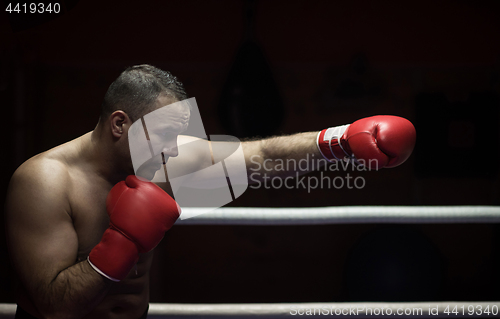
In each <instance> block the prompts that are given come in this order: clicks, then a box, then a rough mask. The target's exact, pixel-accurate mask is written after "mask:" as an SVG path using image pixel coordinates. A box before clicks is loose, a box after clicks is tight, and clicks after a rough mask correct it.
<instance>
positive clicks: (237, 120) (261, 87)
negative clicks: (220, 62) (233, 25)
mask: <svg viewBox="0 0 500 319" xmlns="http://www.w3.org/2000/svg"><path fill="white" fill-rule="evenodd" d="M254 17H255V1H252V0H247V3H246V8H245V21H246V23H245V25H246V28H245V29H246V32H245V33H246V35H245V39H244V41H243V43H242V44H241V46H240V48H239V49H238V51H237V53H236V56H235V59H234V63H233V65H232V67H231V70H230V72H229V76H228V78H227V81H226V83H225V85H224V88H223V91H222V95H221V99H220V103H219V108H218V113H219V118H220V120H221V124H222V126H223V127H224V129H225V130H226V131H227V133H228V134H230V135H234V136H236V137H239V138H245V137H256V136H260V137H265V136H269V135H272V134H275V133H276V132H277V131H278V129H279V127H280V125H281V123H282V122H283V118H284V107H283V101H282V99H281V96H280V93H279V91H278V87H277V85H276V83H275V81H274V79H273V74H272V71H271V68H270V67H269V64H268V63H267V60H266V58H265V56H264V53H263V51H262V49H261V48H260V47H259V45H258V44H257V41H256V40H255V36H254V20H255V19H254Z"/></svg>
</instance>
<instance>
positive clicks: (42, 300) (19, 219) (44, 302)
mask: <svg viewBox="0 0 500 319" xmlns="http://www.w3.org/2000/svg"><path fill="white" fill-rule="evenodd" d="M67 175H68V173H67V171H66V170H65V168H64V167H63V166H62V165H61V164H60V163H58V162H56V161H52V160H44V161H43V162H38V163H37V162H35V163H31V164H30V165H26V164H25V165H23V166H22V167H20V168H19V169H18V170H17V171H16V173H15V174H14V175H13V177H12V179H11V182H10V186H9V191H8V194H7V205H6V226H7V237H8V244H9V252H10V256H11V260H12V263H13V266H14V268H15V269H16V271H17V273H18V275H19V278H20V280H21V282H22V285H23V286H24V287H25V288H26V290H27V291H28V293H29V295H30V297H31V300H33V302H34V304H35V307H36V310H37V311H38V312H39V314H40V315H41V316H43V317H50V318H80V317H83V316H84V315H85V314H87V313H88V312H89V311H90V310H92V309H93V308H94V307H95V306H96V305H97V304H98V303H99V302H100V301H101V300H102V299H103V298H104V297H105V295H106V293H107V292H108V290H109V288H110V285H111V282H110V281H108V280H107V279H104V278H103V277H102V276H100V275H99V274H98V273H96V272H95V271H94V270H93V269H92V268H91V266H90V265H89V264H88V262H87V261H83V262H80V263H76V264H75V262H76V260H77V252H78V237H77V234H76V231H75V229H74V226H73V222H72V218H71V215H70V213H71V212H70V206H69V201H68V194H67V188H68V187H69V184H68V176H67Z"/></svg>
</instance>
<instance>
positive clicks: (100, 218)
mask: <svg viewBox="0 0 500 319" xmlns="http://www.w3.org/2000/svg"><path fill="white" fill-rule="evenodd" d="M108 192H109V189H108V188H107V187H105V186H99V185H93V187H89V186H88V183H84V182H82V183H77V184H76V185H74V187H72V190H71V193H70V196H69V197H70V198H69V200H70V205H71V216H72V218H73V226H74V228H75V231H76V233H77V235H78V259H82V258H83V259H85V258H86V256H87V255H88V253H89V252H90V250H91V249H92V248H93V247H94V246H95V245H97V243H99V241H100V240H101V237H102V234H103V233H104V231H105V230H106V228H107V227H108V226H109V217H108V214H107V212H106V197H107V194H108Z"/></svg>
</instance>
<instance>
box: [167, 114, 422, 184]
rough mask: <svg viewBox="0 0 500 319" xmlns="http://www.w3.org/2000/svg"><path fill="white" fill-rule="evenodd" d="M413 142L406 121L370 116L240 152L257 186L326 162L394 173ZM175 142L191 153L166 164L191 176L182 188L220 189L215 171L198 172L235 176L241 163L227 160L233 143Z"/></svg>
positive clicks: (258, 143)
mask: <svg viewBox="0 0 500 319" xmlns="http://www.w3.org/2000/svg"><path fill="white" fill-rule="evenodd" d="M415 138H416V133H415V128H414V127H413V125H412V124H411V123H410V122H409V121H408V120H406V119H404V118H401V117H397V116H372V117H368V118H364V119H360V120H358V121H356V122H354V123H352V124H350V125H342V126H337V127H331V128H329V129H325V130H322V131H319V132H318V131H317V132H307V133H298V134H293V135H288V136H277V137H271V138H266V139H260V140H255V141H247V142H243V143H242V144H241V148H242V151H243V158H244V162H245V164H244V165H245V167H246V171H247V176H248V177H249V179H250V180H251V181H254V182H257V181H258V180H259V179H260V178H261V177H267V178H269V177H273V176H279V177H283V178H285V177H288V176H297V174H298V175H301V174H306V173H308V172H310V171H313V170H317V169H320V168H321V167H322V166H324V165H326V164H327V163H329V162H336V161H343V160H347V161H349V162H356V163H357V164H358V165H363V166H365V167H368V168H370V169H375V170H377V169H379V168H383V167H395V166H397V165H400V164H401V163H403V162H404V161H406V159H407V158H408V157H409V156H410V154H411V152H412V151H413V147H414V145H415ZM179 141H180V142H179V145H181V144H183V143H184V145H190V146H191V147H184V148H183V147H179V156H178V158H176V159H173V160H172V166H171V168H172V169H170V171H172V172H181V173H180V174H179V175H181V176H182V175H185V176H187V174H191V176H189V177H186V180H185V181H186V183H192V184H193V185H196V186H199V187H206V188H211V187H221V186H224V185H225V183H226V181H225V178H224V176H222V178H221V177H220V174H219V175H217V174H213V172H215V173H218V172H217V171H214V170H206V169H205V170H202V169H203V168H207V167H209V166H211V165H212V164H213V163H217V162H219V161H222V160H223V161H224V165H225V169H226V170H227V171H231V169H232V168H234V170H232V171H238V169H237V168H238V167H240V166H241V163H240V162H241V161H242V158H241V157H238V156H231V152H232V150H233V151H234V150H236V147H235V146H234V145H235V144H237V143H228V142H213V141H212V142H210V141H204V140H200V139H196V138H193V137H179ZM195 146H196V147H195ZM221 154H223V156H221ZM344 166H345V165H344ZM346 167H347V166H346ZM195 172H196V174H193V173H195ZM215 175H217V176H215Z"/></svg>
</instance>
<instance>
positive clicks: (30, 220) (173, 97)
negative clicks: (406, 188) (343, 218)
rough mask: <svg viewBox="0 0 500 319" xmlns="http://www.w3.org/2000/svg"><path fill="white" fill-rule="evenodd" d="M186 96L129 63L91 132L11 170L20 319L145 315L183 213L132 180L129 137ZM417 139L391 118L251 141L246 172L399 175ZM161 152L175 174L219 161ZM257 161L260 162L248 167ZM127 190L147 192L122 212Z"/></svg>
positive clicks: (160, 74)
mask: <svg viewBox="0 0 500 319" xmlns="http://www.w3.org/2000/svg"><path fill="white" fill-rule="evenodd" d="M184 99H186V94H185V92H184V89H183V87H182V84H181V83H180V82H179V81H178V80H177V79H176V78H175V77H173V76H172V75H171V74H169V73H168V72H165V71H162V70H159V69H157V68H154V67H152V66H148V65H141V66H135V67H131V68H129V69H127V70H125V71H124V72H123V73H122V74H121V75H120V76H119V77H118V79H117V80H116V81H115V82H113V84H111V86H110V88H109V90H108V92H107V93H106V95H105V98H104V103H103V109H102V114H101V117H100V119H99V122H98V124H97V126H96V127H95V129H94V130H93V131H91V132H89V133H87V134H84V135H83V136H81V137H79V138H77V139H75V140H72V141H70V142H67V143H65V144H63V145H60V146H58V147H55V148H53V149H51V150H48V151H46V152H44V153H41V154H39V155H36V156H34V157H33V158H31V159H29V160H27V161H26V162H25V163H23V164H22V165H21V166H20V167H19V168H18V169H17V170H16V172H15V173H14V175H13V176H12V179H11V182H10V185H9V191H8V194H7V204H6V226H7V236H8V243H9V251H10V256H11V261H12V263H13V266H14V268H15V270H16V272H17V275H18V276H19V282H20V287H19V289H18V290H19V291H18V293H17V299H18V302H17V303H18V311H17V314H16V318H65V319H68V318H131V319H137V318H146V315H147V309H148V304H149V280H150V278H149V268H150V266H151V261H152V256H153V252H152V249H153V248H154V246H155V245H156V244H157V243H158V241H159V240H161V237H162V236H163V233H164V232H165V231H166V230H167V229H168V228H169V227H170V226H171V225H172V224H173V222H175V219H176V218H177V217H178V214H179V212H178V210H177V205H176V204H175V202H174V200H173V199H172V198H171V197H170V196H169V195H167V193H165V192H164V191H162V190H160V188H158V187H157V186H156V185H155V184H153V183H150V182H147V181H144V180H141V179H138V178H136V177H129V178H127V176H129V175H133V174H134V169H133V166H132V161H131V155H130V149H129V144H128V135H127V133H128V129H129V128H130V126H131V125H132V124H133V123H134V122H135V121H136V120H138V119H140V118H141V117H142V116H143V115H145V114H147V113H149V112H151V111H153V110H156V109H158V108H161V107H167V108H168V107H170V104H172V103H174V102H177V101H182V100H184ZM176 112H177V113H176ZM174 113H175V114H177V115H179V114H181V115H182V116H184V115H186V114H187V113H189V112H188V111H186V110H182V109H179V110H175V112H174ZM187 115H189V114H187ZM182 116H180V117H182ZM76 120H77V119H76ZM179 121H180V122H182V121H181V120H179ZM182 124H183V123H180V125H178V126H176V128H175V129H170V131H169V132H168V134H169V136H170V138H169V141H170V142H172V141H173V143H174V144H175V141H176V140H177V138H179V139H182V138H187V137H182V136H178V135H179V134H180V133H182V131H183V125H182ZM360 133H362V134H360ZM153 134H156V133H153ZM158 134H159V133H158ZM368 136H369V138H368ZM365 137H366V138H365ZM207 143H208V142H207ZM414 143H415V131H414V128H413V126H412V125H411V123H409V122H408V121H407V120H404V119H401V118H397V117H390V116H388V117H373V118H368V119H362V120H359V121H356V122H355V123H353V124H351V126H350V127H347V126H342V127H337V128H331V129H327V130H323V131H321V132H320V133H319V134H318V132H309V133H299V134H295V135H291V136H283V137H275V138H270V139H265V140H257V141H251V142H244V143H242V147H243V151H244V156H245V161H246V164H247V168H252V167H253V169H254V170H255V162H256V161H259V160H260V161H264V160H266V159H276V158H280V159H290V158H294V159H297V160H298V159H301V158H305V157H306V155H307V154H314V155H316V157H317V158H318V157H325V158H327V159H329V160H331V161H335V160H337V158H339V159H342V158H343V157H345V156H347V157H354V156H356V158H357V160H358V161H359V160H360V159H361V160H363V159H366V160H368V159H373V158H375V159H377V160H378V161H379V162H378V163H379V164H378V166H379V167H393V166H396V165H399V164H401V163H402V162H404V161H405V160H406V159H407V158H408V157H409V155H410V154H411V151H412V149H413V146H414ZM163 153H164V156H165V161H167V160H169V157H170V160H171V161H175V160H178V161H177V162H176V163H179V164H178V165H179V169H184V170H185V167H186V166H187V167H189V170H190V171H196V170H198V169H201V168H204V167H207V166H210V165H211V164H212V161H211V159H210V156H208V157H207V156H204V155H200V156H196V155H194V154H188V155H187V156H185V157H184V159H182V160H181V157H182V154H181V155H180V156H178V157H177V158H176V156H177V155H178V154H177V148H176V147H175V146H174V147H172V145H170V146H169V147H166V148H165V150H164V152H163ZM252 155H259V156H258V157H257V158H256V157H255V156H254V157H253V159H252V161H250V158H251V157H252ZM181 164H182V165H183V167H184V168H181V167H180V165H181ZM172 165H174V164H172ZM226 165H230V163H226ZM252 165H253V166H252ZM160 167H161V165H158V166H157V167H156V168H155V169H156V170H159V169H160ZM174 167H175V165H174ZM277 174H287V172H282V173H277ZM126 179H127V182H126V183H125V182H121V181H124V180H126ZM119 182H121V183H119ZM117 183H119V184H118V185H117V186H115V188H113V186H114V185H116V184H117ZM132 184H134V185H132ZM139 184H140V185H139ZM138 185H139V186H138ZM112 188H113V191H112V192H111V193H113V192H114V195H110V196H109V198H111V199H108V203H107V204H108V207H107V205H106V199H107V197H108V193H110V191H111V190H112ZM131 188H134V192H139V193H140V194H139V195H137V198H134V196H136V195H131V196H129V195H127V196H124V198H126V199H125V200H127V202H125V203H124V202H123V200H124V199H120V200H122V202H121V204H117V203H120V200H119V199H118V197H120V194H122V193H124V192H127V191H128V190H129V189H131ZM164 189H165V190H166V191H167V192H169V191H170V189H169V188H168V187H164ZM128 194H129V193H128ZM134 194H135V193H134ZM170 195H171V196H172V194H171V193H170ZM141 198H142V199H141ZM144 198H146V200H144ZM137 202H139V204H137V205H135V206H134V203H137ZM110 203H111V204H110ZM147 203H153V204H158V205H156V206H155V205H151V206H147V205H146V204H147ZM158 206H161V209H160V211H158ZM117 207H118V208H117ZM107 210H108V211H107ZM139 210H140V211H139ZM110 211H112V212H113V214H112V215H111V223H112V224H113V225H111V226H110V217H109V216H108V213H110ZM158 218H159V219H162V220H163V221H164V222H163V223H159V224H161V225H156V224H158V223H156V224H155V223H153V222H151V221H152V220H156V219H158ZM148 223H149V224H148ZM139 225H140V226H139ZM144 227H150V228H151V229H148V230H147V231H145V230H144ZM103 234H104V236H103ZM125 242H126V243H125ZM89 255H90V257H89Z"/></svg>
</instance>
